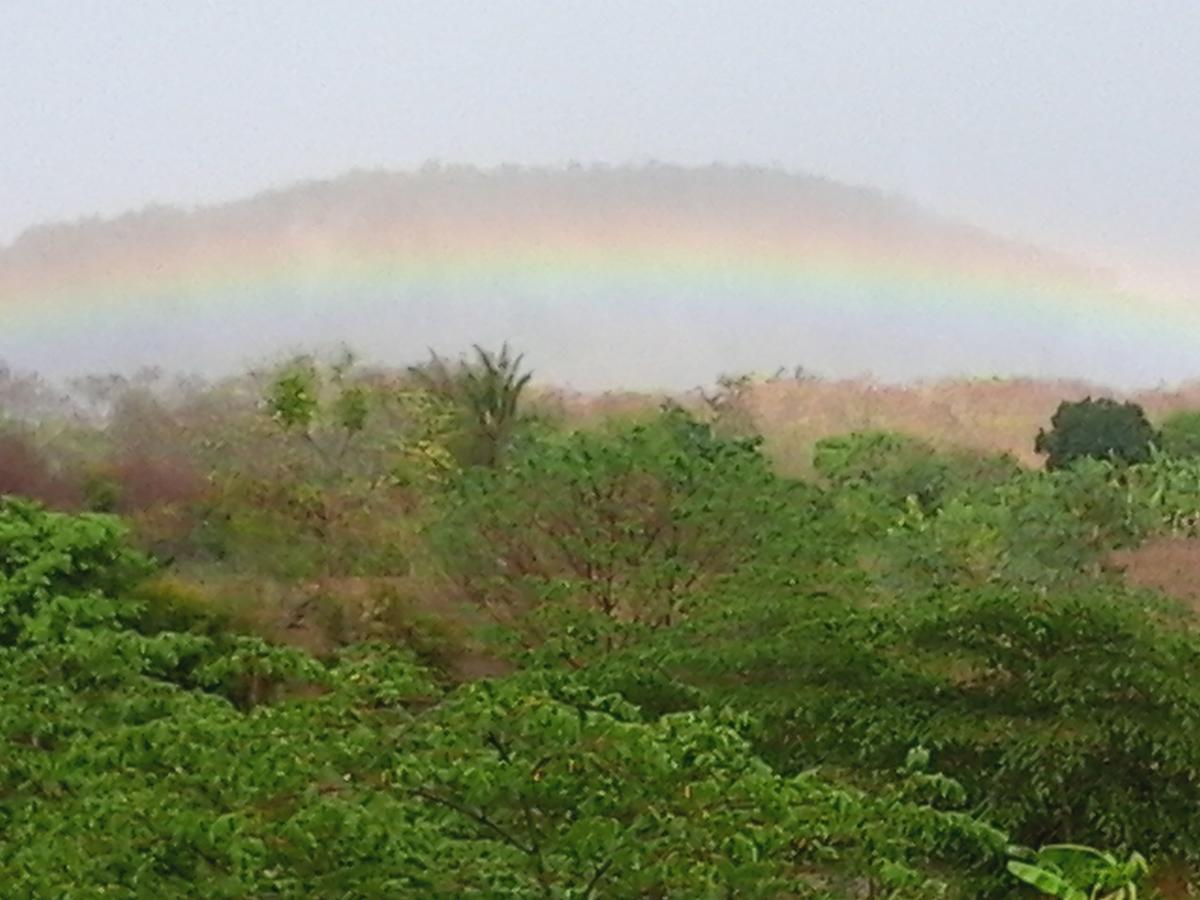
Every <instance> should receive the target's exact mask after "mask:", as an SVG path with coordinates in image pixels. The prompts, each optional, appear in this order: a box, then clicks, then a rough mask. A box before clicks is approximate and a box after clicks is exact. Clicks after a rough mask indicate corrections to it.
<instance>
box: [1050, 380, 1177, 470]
mask: <svg viewBox="0 0 1200 900" xmlns="http://www.w3.org/2000/svg"><path fill="white" fill-rule="evenodd" d="M1050 426H1051V427H1050V430H1049V431H1045V430H1040V431H1038V435H1037V440H1036V441H1035V442H1034V450H1035V451H1036V452H1038V453H1043V454H1045V456H1046V468H1048V469H1061V468H1063V467H1064V466H1069V465H1070V464H1071V463H1073V462H1075V460H1077V459H1081V458H1083V457H1091V458H1092V459H1103V460H1109V461H1111V462H1116V463H1139V462H1146V461H1147V460H1149V459H1150V450H1151V447H1152V446H1153V444H1154V441H1155V437H1156V435H1155V432H1154V428H1153V427H1152V426H1151V425H1150V421H1149V420H1148V419H1147V418H1146V413H1145V410H1143V409H1142V408H1141V407H1140V406H1138V405H1137V404H1136V403H1118V402H1117V401H1115V400H1112V399H1109V398H1108V397H1101V398H1099V399H1098V400H1093V399H1092V398H1091V397H1088V398H1086V399H1084V400H1080V401H1079V402H1078V403H1071V402H1067V401H1064V402H1063V403H1061V404H1059V407H1058V410H1057V411H1056V412H1055V413H1054V416H1053V417H1052V418H1051V419H1050Z"/></svg>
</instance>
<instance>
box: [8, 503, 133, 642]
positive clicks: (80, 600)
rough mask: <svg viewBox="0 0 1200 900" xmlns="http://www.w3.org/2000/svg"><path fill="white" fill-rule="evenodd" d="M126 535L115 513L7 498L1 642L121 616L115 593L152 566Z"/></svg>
mask: <svg viewBox="0 0 1200 900" xmlns="http://www.w3.org/2000/svg"><path fill="white" fill-rule="evenodd" d="M126 534H127V533H126V529H125V527H124V526H123V525H122V524H121V523H120V522H119V521H118V520H116V519H114V518H111V517H108V516H101V515H85V516H70V515H66V514H64V513H53V512H48V511H46V510H45V509H43V508H42V507H40V506H38V505H37V504H34V503H30V502H27V501H22V500H15V499H12V498H0V646H7V645H11V644H14V643H17V642H19V641H21V640H23V639H28V638H29V637H30V635H31V633H32V632H33V631H34V630H35V629H45V628H48V627H54V628H57V629H61V628H65V627H69V626H70V625H71V624H72V623H73V622H75V621H78V622H80V623H87V622H89V621H92V620H93V619H94V618H99V619H101V620H103V619H106V618H107V617H108V616H109V615H110V614H111V615H115V614H116V612H117V609H116V608H115V607H113V601H112V600H111V599H110V598H112V597H114V596H120V595H121V594H122V593H123V592H125V591H127V590H128V589H130V588H131V587H132V586H133V585H134V584H135V583H136V582H137V581H138V580H139V579H140V578H142V577H144V576H145V575H146V574H148V573H149V571H150V568H151V567H150V563H149V562H148V560H146V559H145V558H143V557H142V556H141V555H139V554H137V553H135V552H133V551H132V550H130V549H129V548H128V546H127V545H126ZM132 611H133V610H132V605H130V606H129V609H128V610H127V612H129V613H130V614H132Z"/></svg>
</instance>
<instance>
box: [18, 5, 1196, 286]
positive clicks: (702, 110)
mask: <svg viewBox="0 0 1200 900" xmlns="http://www.w3.org/2000/svg"><path fill="white" fill-rule="evenodd" d="M431 158H437V159H442V160H444V161H454V162H468V163H476V164H481V165H490V164H495V163H501V162H516V163H529V164H533V163H564V162H567V161H570V160H579V161H584V162H593V161H603V162H611V163H621V162H628V161H638V160H646V159H660V160H667V161H675V162H681V163H708V162H713V161H722V162H751V163H762V164H772V163H774V164H779V165H782V166H785V167H787V168H790V169H794V170H802V171H806V172H813V173H817V174H825V175H829V176H832V177H835V178H838V179H843V180H847V181H851V182H856V183H866V184H871V185H875V186H878V187H881V188H884V189H888V190H895V191H899V192H902V193H905V194H907V195H910V196H911V197H913V198H915V199H918V200H920V201H922V202H924V203H926V204H927V205H929V206H931V207H933V208H934V209H937V210H941V211H945V212H949V213H952V214H955V215H958V216H962V217H965V218H967V219H970V220H972V221H974V222H976V223H978V224H981V225H985V226H991V227H995V228H998V229H1000V230H1002V231H1007V232H1009V233H1013V234H1018V235H1023V236H1028V237H1033V238H1037V239H1040V240H1043V241H1047V242H1049V243H1051V244H1054V245H1057V246H1060V247H1065V248H1068V249H1085V250H1088V251H1090V252H1092V253H1094V254H1096V255H1098V256H1101V257H1107V258H1109V259H1108V261H1112V260H1120V259H1125V258H1129V259H1139V258H1144V259H1145V260H1147V261H1148V262H1147V266H1148V267H1150V268H1154V267H1156V266H1158V265H1160V264H1161V265H1162V266H1163V267H1165V268H1171V269H1175V270H1179V271H1182V272H1185V273H1188V272H1197V271H1200V263H1198V262H1196V261H1195V260H1194V259H1193V256H1194V255H1195V248H1197V247H1200V2H1196V0H904V2H897V0H826V2H802V0H727V2H707V0H679V2H666V0H657V2H656V0H591V2H583V0H542V2H537V0H436V2H434V0H421V2H406V0H392V2H382V0H340V2H332V0H320V2H318V0H308V2H305V0H207V2H202V0H177V2H167V0H140V2H139V0H0V243H3V242H7V241H9V240H11V239H12V238H13V237H15V236H16V234H18V233H19V232H20V231H21V230H22V229H24V228H26V227H28V226H29V225H32V224H35V223H39V222H45V221H49V220H56V219H62V218H68V219H70V218H76V217H80V216H85V215H90V214H101V215H113V214H116V213H119V212H122V211H125V210H127V209H129V208H133V207H140V206H142V205H145V204H147V203H150V202H164V203H184V204H191V203H196V202H210V201H218V200H226V199H234V198H237V197H239V196H243V195H245V194H248V193H252V192H255V191H258V190H261V189H263V188H267V187H271V186H282V185H285V184H287V183H289V182H292V181H294V180H297V179H305V178H314V177H327V176H332V175H336V174H339V173H342V172H344V171H346V170H347V169H350V168H353V167H385V168H409V167H414V166H417V165H419V164H421V163H422V162H423V161H425V160H428V159H431Z"/></svg>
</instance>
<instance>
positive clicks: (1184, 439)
mask: <svg viewBox="0 0 1200 900" xmlns="http://www.w3.org/2000/svg"><path fill="white" fill-rule="evenodd" d="M1158 446H1159V449H1160V450H1162V451H1163V453H1165V454H1167V455H1168V456H1177V457H1196V456H1200V410H1195V409H1185V410H1180V411H1179V412H1175V413H1171V415H1169V416H1167V417H1166V418H1165V419H1163V421H1162V425H1160V426H1159V430H1158Z"/></svg>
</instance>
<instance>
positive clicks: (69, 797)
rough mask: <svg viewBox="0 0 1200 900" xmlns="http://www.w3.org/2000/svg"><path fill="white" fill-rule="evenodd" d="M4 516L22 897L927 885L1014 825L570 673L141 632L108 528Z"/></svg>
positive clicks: (543, 893)
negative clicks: (474, 667) (770, 754)
mask: <svg viewBox="0 0 1200 900" xmlns="http://www.w3.org/2000/svg"><path fill="white" fill-rule="evenodd" d="M0 529H2V531H0V533H3V534H4V535H6V536H7V537H6V539H5V542H4V543H0V563H2V567H3V573H4V576H5V579H6V580H5V582H3V584H4V588H5V593H4V594H3V595H2V596H3V597H4V598H5V600H6V602H7V601H8V600H9V599H11V598H12V597H16V598H18V601H19V602H20V603H22V604H23V606H22V608H21V612H20V618H21V623H22V624H21V629H22V630H21V631H20V633H19V635H18V637H19V640H20V646H0V680H2V681H3V683H4V685H5V691H4V692H3V693H0V743H2V745H3V746H4V748H5V755H4V758H3V762H2V764H0V823H3V828H2V829H0V882H2V883H3V884H4V885H5V888H6V892H7V893H8V894H9V895H10V896H17V897H25V896H29V897H42V896H76V895H80V894H81V893H97V894H105V893H114V894H117V893H128V892H130V891H133V892H136V893H138V894H142V895H147V896H149V895H155V894H157V895H164V896H172V895H189V896H205V897H228V898H240V897H246V896H263V895H275V896H312V895H319V896H324V895H332V894H338V895H344V894H349V895H355V896H399V897H409V896H411V897H425V896H512V897H531V898H532V897H600V896H678V895H690V896H703V895H707V894H713V895H720V896H726V895H736V896H744V897H763V898H769V897H777V896H779V895H781V894H786V895H792V896H813V897H816V896H835V897H836V896H851V895H854V894H855V893H857V892H859V891H861V890H862V889H864V887H865V889H867V890H869V891H871V892H874V893H878V892H886V895H887V896H891V897H895V898H914V900H915V898H923V897H929V896H958V897H963V898H965V897H970V896H978V895H979V892H978V890H977V888H978V887H979V885H980V884H981V882H989V881H991V882H994V880H995V878H996V877H997V876H998V875H999V873H1000V872H1001V871H1002V869H1001V866H1002V855H1003V849H1004V835H1003V834H1001V833H1000V832H999V831H997V830H996V829H994V828H991V827H990V826H988V825H987V824H985V823H983V822H981V821H980V820H978V819H977V818H975V817H972V816H969V815H966V814H964V813H961V812H955V811H952V810H951V809H949V808H948V807H953V805H954V803H955V799H956V797H957V796H958V793H959V792H957V791H956V790H954V789H953V787H952V786H951V785H950V784H949V783H947V782H944V781H942V780H938V779H936V778H932V777H930V776H925V775H923V774H922V773H921V772H920V770H919V767H917V768H913V769H912V770H911V771H907V772H906V773H905V774H904V775H903V776H902V777H897V778H896V779H894V780H893V783H892V784H890V785H889V786H886V787H881V788H879V789H872V790H863V789H861V788H858V787H853V786H851V785H850V784H847V783H843V782H841V781H839V780H838V779H836V778H835V777H832V776H831V775H827V774H825V773H817V772H811V773H807V774H804V775H802V776H796V777H789V776H782V775H780V774H778V773H777V772H775V771H773V770H772V769H771V768H770V767H769V766H768V765H766V764H765V763H764V762H763V761H762V760H761V759H759V758H757V757H756V756H755V755H754V752H753V750H752V748H751V747H750V745H749V744H748V743H747V741H746V739H745V737H744V736H743V734H742V732H743V731H744V730H745V728H746V724H747V723H746V722H745V721H743V720H740V719H739V718H738V717H737V716H735V715H730V714H728V713H718V712H714V711H711V710H697V711H694V712H687V713H681V714H678V715H672V716H665V717H656V716H645V715H643V714H642V712H641V711H640V710H639V709H638V708H637V707H635V706H632V705H631V704H629V703H627V702H625V701H622V700H620V699H619V698H617V697H615V696H613V695H611V694H604V693H599V692H597V691H596V690H594V689H593V688H590V687H589V686H588V685H587V684H586V682H585V681H584V680H582V679H581V678H580V677H579V676H577V675H575V674H566V673H561V672H560V673H538V672H534V673H529V674H527V675H517V676H513V677H511V678H509V679H505V680H500V681H496V682H484V683H481V684H479V685H475V686H470V687H465V688H461V689H459V690H457V691H455V692H453V693H451V694H449V695H446V694H445V692H444V690H443V689H442V688H440V687H438V686H437V684H435V682H434V680H433V679H431V678H430V677H428V674H427V673H425V672H424V671H423V670H422V669H421V667H420V666H419V665H417V664H416V663H415V662H414V661H413V660H412V658H411V657H410V656H409V655H408V654H407V653H405V652H404V651H402V650H398V649H396V648H389V647H386V646H382V645H372V644H364V645H360V646H357V647H353V648H348V649H346V650H344V651H342V652H340V653H339V654H337V655H336V657H334V658H333V659H331V660H329V661H328V662H326V663H319V662H317V661H316V660H314V659H312V658H311V657H307V656H306V655H305V654H303V653H299V652H297V651H292V650H287V649H284V648H278V647H271V646H268V645H266V644H263V643H262V642H261V641H256V640H254V639H250V638H244V637H238V636H233V635H220V634H217V635H206V634H198V633H183V632H171V631H156V632H152V633H150V632H142V631H138V630H135V629H134V628H131V627H130V625H131V624H138V623H139V621H140V620H138V618H137V615H138V614H137V610H136V604H128V603H126V602H125V601H123V600H122V599H121V597H120V592H121V591H123V590H124V589H125V588H126V587H127V586H128V585H129V584H130V582H131V579H133V578H134V577H135V576H134V572H135V571H136V570H137V568H138V566H136V565H133V564H134V563H135V562H136V556H135V555H131V554H130V553H129V551H127V550H124V549H122V547H121V546H120V540H119V538H120V534H119V529H116V527H115V523H114V522H113V521H112V520H110V519H106V518H103V517H96V516H84V517H79V518H72V517H62V516H54V515H52V514H47V513H44V512H42V511H40V510H38V509H37V508H36V507H33V506H30V505H28V504H15V505H14V504H10V505H7V506H5V507H3V508H0ZM39 548H40V550H41V551H44V552H39ZM43 574H44V575H45V576H46V577H45V578H43V577H41V576H42V575H43ZM39 591H40V592H42V593H39ZM109 591H112V592H114V593H111V594H110V593H108V592H109ZM9 608H11V607H6V609H9ZM117 609H124V610H126V612H127V613H128V614H129V616H131V617H132V619H128V618H127V617H126V616H125V614H121V615H112V614H110V613H111V611H113V610H117ZM67 611H71V612H72V613H73V615H72V616H71V617H70V618H69V619H63V618H62V617H61V615H60V613H64V612H67ZM47 616H48V617H49V618H47ZM42 622H45V623H46V624H49V623H51V622H57V623H59V624H60V625H62V626H63V627H44V626H43V624H42ZM256 684H257V685H260V686H263V687H260V688H259V689H256V690H251V691H247V687H248V686H251V687H252V686H253V685H256ZM267 688H269V689H267ZM302 688H318V690H315V691H314V690H301V689H302Z"/></svg>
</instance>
